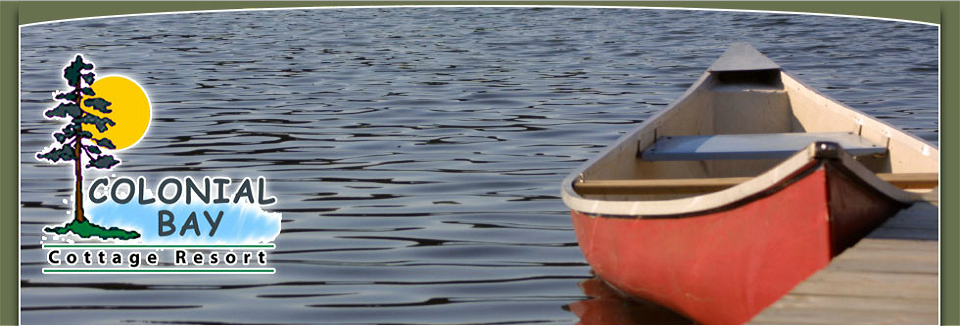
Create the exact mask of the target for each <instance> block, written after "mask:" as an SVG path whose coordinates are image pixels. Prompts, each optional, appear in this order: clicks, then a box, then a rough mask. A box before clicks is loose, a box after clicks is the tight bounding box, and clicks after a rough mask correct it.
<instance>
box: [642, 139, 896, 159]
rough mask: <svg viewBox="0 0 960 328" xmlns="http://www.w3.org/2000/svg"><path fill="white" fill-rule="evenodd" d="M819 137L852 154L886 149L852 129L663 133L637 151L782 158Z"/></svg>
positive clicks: (650, 155) (657, 155)
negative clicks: (848, 130)
mask: <svg viewBox="0 0 960 328" xmlns="http://www.w3.org/2000/svg"><path fill="white" fill-rule="evenodd" d="M817 141H829V142H834V143H837V144H839V145H840V147H841V148H843V150H845V151H846V152H847V153H849V154H851V155H853V156H864V155H872V154H883V153H886V151H887V149H886V147H884V146H881V145H878V144H875V143H873V142H871V141H870V140H867V139H866V138H863V137H861V136H859V135H856V134H853V133H852V132H817V133H765V134H718V135H704V136H664V137H661V138H659V139H657V141H656V142H655V143H654V144H653V145H651V146H650V147H648V148H647V149H645V150H643V151H642V152H640V153H639V154H638V155H639V157H640V159H642V160H644V161H704V160H723V159H782V158H787V157H790V155H793V154H794V153H796V152H798V151H800V150H801V149H803V148H805V147H806V146H807V145H810V144H811V143H813V142H817Z"/></svg>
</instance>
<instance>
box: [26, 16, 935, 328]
mask: <svg viewBox="0 0 960 328" xmlns="http://www.w3.org/2000/svg"><path fill="white" fill-rule="evenodd" d="M78 31H82V33H78ZM937 33H938V30H937V28H936V27H935V26H927V25H918V24H909V23H900V22H887V21H876V20H865V19H852V18H837V17H817V16H799V15H775V14H760V13H734V12H703V11H682V10H677V11H663V10H628V9H570V8H563V9H524V8H387V9H346V10H290V11H251V12H232V13H231V12H222V13H202V14H179V15H153V16H140V17H125V18H109V19H96V20H83V21H74V22H61V23H52V24H44V25H36V26H29V27H24V28H23V29H22V34H21V36H22V40H21V42H22V52H21V56H22V61H21V64H22V67H21V81H22V91H21V97H22V101H21V140H22V141H21V146H22V148H21V176H22V180H21V206H22V209H21V245H22V246H21V250H22V252H21V260H22V267H21V268H22V269H21V274H22V277H21V279H22V280H21V286H22V291H21V292H22V310H23V312H22V320H23V323H28V324H35V323H43V324H57V323H74V324H77V323H89V324H93V323H158V322H160V323H575V322H578V321H580V320H583V321H584V322H609V323H624V322H644V321H649V322H666V323H672V322H678V321H677V320H679V319H677V318H675V317H671V316H669V314H664V313H661V312H658V311H659V310H656V309H653V310H650V307H649V306H646V305H641V306H639V307H637V309H639V310H636V311H634V310H631V311H626V312H627V314H626V315H620V316H618V317H616V318H619V319H623V320H626V321H618V320H619V319H617V320H604V319H603V318H604V317H603V315H604V314H603V313H608V312H611V311H613V312H617V311H619V310H618V309H622V308H625V307H626V308H630V305H625V304H623V303H620V302H619V301H612V302H611V301H604V299H603V297H602V296H603V295H609V293H608V292H607V291H600V292H598V291H596V288H599V287H598V286H597V284H596V282H595V281H592V280H588V279H589V278H590V277H591V274H590V268H589V266H588V265H587V264H586V263H585V261H584V259H583V257H582V255H581V254H580V251H579V249H578V248H577V242H576V238H575V237H574V233H573V230H572V228H571V222H570V218H569V214H568V212H567V209H566V207H565V206H564V205H563V203H562V201H561V200H560V198H559V190H558V187H559V184H560V180H561V179H562V178H563V177H564V176H565V175H566V174H568V173H569V172H570V171H571V170H572V169H574V168H575V167H576V166H577V165H579V164H580V162H582V161H584V160H586V159H587V158H589V157H590V156H592V155H593V154H595V153H596V152H598V151H599V150H600V149H602V147H604V146H605V145H607V144H609V143H610V142H612V141H613V140H615V139H616V138H617V137H618V136H619V135H620V134H622V133H623V132H624V131H626V130H628V129H630V128H632V127H633V126H635V124H636V123H639V122H641V121H642V120H643V119H644V118H646V117H647V116H649V115H650V113H652V112H654V111H656V110H659V109H661V108H662V107H663V106H665V105H666V104H668V103H669V102H670V101H672V100H673V99H675V98H676V97H677V96H679V95H680V93H681V92H682V91H683V90H684V89H685V88H686V87H688V86H689V85H690V84H691V83H692V82H694V80H696V78H697V77H698V76H699V74H700V73H701V72H702V71H703V70H704V69H705V68H706V67H707V66H709V65H710V63H711V62H712V61H713V60H714V59H716V58H717V57H718V56H719V55H720V54H721V53H722V52H723V50H724V49H725V48H726V47H727V46H728V45H729V44H731V43H733V42H738V41H749V42H751V43H752V44H753V45H754V46H755V47H757V48H758V49H759V50H761V51H762V52H764V53H766V54H767V55H768V56H769V57H770V58H771V59H773V60H774V61H776V62H778V63H779V64H781V65H782V66H783V67H784V68H786V69H787V70H789V71H791V72H792V73H794V74H795V75H797V76H798V77H799V78H800V79H801V80H803V81H805V82H807V83H809V84H810V85H812V86H813V87H815V88H817V89H819V90H821V91H823V92H824V93H826V94H827V95H829V96H831V97H833V98H836V99H838V100H840V101H842V102H845V103H847V104H849V105H851V106H853V107H855V108H858V109H861V110H864V111H866V112H867V113H869V114H871V115H874V116H877V117H880V118H882V119H884V120H885V121H887V122H890V123H892V124H894V125H896V126H898V127H901V128H903V129H906V130H909V131H911V132H913V133H915V134H917V135H919V136H921V137H923V138H925V139H927V140H930V141H932V142H934V143H936V140H937V137H938V130H937V126H938V122H937V117H938V115H937V114H938V111H937V106H938V101H937V88H938V82H937V76H938V74H937V71H938V57H937V53H938V49H937V42H938V41H937ZM67 41H69V42H67ZM78 52H81V53H83V54H84V55H85V57H87V58H88V59H90V60H92V61H93V62H94V63H95V64H97V65H98V66H97V73H98V75H99V76H106V75H112V74H122V75H125V76H128V77H130V78H132V79H134V80H136V81H138V82H139V83H140V84H141V85H143V86H144V87H145V89H146V90H147V92H148V93H149V95H150V98H151V100H152V102H153V121H152V123H151V124H152V125H151V127H150V130H149V133H148V135H147V136H146V137H145V139H144V140H142V141H141V142H140V143H139V144H138V145H137V146H135V147H134V148H131V149H127V150H124V151H122V152H121V153H119V154H118V156H119V157H120V158H121V159H122V160H123V164H122V165H120V166H119V167H118V168H117V169H115V171H114V172H113V174H116V175H117V176H138V175H143V176H146V177H147V179H148V181H158V180H159V179H160V178H162V177H164V176H168V175H170V176H194V177H202V176H205V175H211V176H227V177H231V178H242V177H247V176H250V177H256V176H264V177H266V178H267V179H269V183H270V185H269V190H270V192H271V193H272V194H274V195H275V196H276V197H277V198H278V199H279V203H278V204H277V205H275V206H272V207H270V208H269V210H271V211H279V212H282V213H283V218H284V221H283V226H282V229H283V230H282V232H281V234H280V236H279V237H278V238H277V240H276V245H277V248H276V250H275V251H273V252H272V253H271V254H270V257H269V259H270V261H271V262H272V265H273V266H274V267H276V268H277V273H276V274H274V275H229V276H228V275H145V276H134V275H42V274H40V268H41V267H44V266H45V264H46V260H45V258H44V255H45V251H44V250H42V249H40V241H41V233H40V231H41V229H42V227H43V226H44V225H51V224H56V223H61V222H63V221H65V220H66V218H67V215H66V214H65V211H68V210H70V207H71V205H68V204H65V203H64V201H63V200H64V199H68V198H70V197H71V194H72V187H71V183H72V181H73V179H72V176H71V172H70V168H68V167H66V166H52V165H48V164H43V163H40V162H38V161H36V160H35V159H34V154H35V153H36V152H37V151H39V150H40V149H42V148H43V147H44V146H46V145H48V144H49V143H50V141H51V140H52V139H51V138H50V133H52V132H53V131H54V130H56V129H59V127H60V125H61V124H62V123H61V122H57V121H46V120H43V118H42V111H43V110H44V109H46V108H48V107H50V106H51V105H52V104H53V101H52V99H51V92H53V91H54V90H56V89H63V88H64V86H63V82H62V79H61V77H60V76H61V69H62V67H63V65H64V64H65V63H66V62H67V61H68V60H70V59H71V58H72V57H73V55H74V54H75V53H78ZM88 174H89V175H95V174H101V173H95V172H90V171H88ZM87 181H88V182H89V181H92V180H87ZM585 290H586V291H585ZM588 295H590V296H588ZM594 297H596V298H594ZM644 309H646V310H644ZM647 310H649V312H644V311H647ZM637 311H639V312H637ZM598 313H600V314H598ZM644 313H649V315H647V314H644ZM578 316H585V317H584V318H578ZM607 318H613V317H611V316H607Z"/></svg>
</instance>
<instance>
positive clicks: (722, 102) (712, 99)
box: [580, 70, 939, 200]
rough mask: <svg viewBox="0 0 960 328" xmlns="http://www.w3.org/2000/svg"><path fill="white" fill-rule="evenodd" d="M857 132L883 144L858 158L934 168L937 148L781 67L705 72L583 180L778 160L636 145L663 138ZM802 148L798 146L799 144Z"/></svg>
mask: <svg viewBox="0 0 960 328" xmlns="http://www.w3.org/2000/svg"><path fill="white" fill-rule="evenodd" d="M812 132H852V133H855V134H857V135H860V136H862V137H863V138H865V139H867V140H869V141H871V142H873V143H876V144H878V145H883V146H886V148H887V150H888V151H887V152H886V153H885V154H879V155H877V154H874V155H868V156H860V157H857V160H858V161H859V162H860V163H862V164H863V165H864V166H865V167H866V168H868V169H869V170H871V171H873V172H875V173H936V172H937V171H938V170H939V151H938V149H937V148H936V147H934V146H932V145H930V144H928V143H926V142H924V141H922V140H920V139H917V138H916V137H914V136H912V135H909V134H907V133H905V132H903V131H901V130H899V129H897V128H895V127H893V126H890V125H888V124H886V123H883V122H880V121H878V120H876V119H874V118H872V117H870V116H868V115H866V114H863V113H861V112H859V111H856V110H853V109H851V108H849V107H846V106H844V105H842V104H840V103H838V102H836V101H833V100H831V99H829V98H827V97H825V96H823V95H821V94H819V93H818V92H816V91H814V90H813V89H811V88H809V87H808V86H806V85H804V84H802V83H801V82H799V81H797V80H796V79H795V78H793V77H792V76H790V75H789V74H787V73H785V72H781V71H780V70H760V71H746V72H713V73H711V72H707V73H704V75H703V76H701V78H700V79H699V80H698V81H697V82H696V83H695V84H694V85H693V86H692V87H691V88H690V89H689V90H687V92H686V93H685V94H684V95H683V96H682V97H681V98H680V100H678V101H677V102H676V103H674V104H671V105H670V106H669V107H668V108H667V109H665V110H663V111H661V112H659V113H658V114H656V115H654V116H653V117H651V118H650V119H648V120H647V121H646V122H644V123H643V124H641V126H640V127H639V128H638V129H637V130H635V131H633V132H632V133H630V134H629V135H628V136H625V137H624V138H621V139H620V140H619V141H618V143H617V144H615V145H614V146H613V147H612V148H611V149H610V150H608V151H607V152H606V153H605V154H604V155H603V156H602V157H601V158H599V159H597V161H596V162H594V163H593V165H591V166H589V167H588V168H586V169H585V170H584V171H583V172H581V173H582V176H581V178H582V179H583V180H588V181H589V180H616V179H621V180H629V179H704V178H727V177H752V176H757V175H759V174H760V173H763V172H765V171H767V170H769V169H771V168H773V167H774V166H776V165H777V164H778V163H780V162H781V161H782V160H781V159H724V160H700V161H643V160H641V159H640V158H638V157H637V153H638V151H642V150H643V149H646V148H647V147H649V146H650V145H652V144H653V143H654V142H655V141H656V139H657V138H661V137H664V136H686V135H721V134H763V133H812ZM798 150H799V149H798ZM691 195H692V194H616V193H602V194H586V195H580V196H581V197H584V198H588V199H597V200H663V199H673V198H684V197H689V196H691Z"/></svg>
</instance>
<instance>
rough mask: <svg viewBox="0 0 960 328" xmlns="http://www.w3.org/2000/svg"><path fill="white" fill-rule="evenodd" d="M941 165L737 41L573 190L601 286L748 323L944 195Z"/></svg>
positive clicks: (585, 246) (693, 313)
mask: <svg viewBox="0 0 960 328" xmlns="http://www.w3.org/2000/svg"><path fill="white" fill-rule="evenodd" d="M939 160H940V154H939V150H938V149H937V148H936V147H934V146H933V145H931V144H929V143H927V142H925V141H923V140H921V139H918V138H916V137H914V136H912V135H910V134H908V133H906V132H904V131H902V130H900V129H897V128H895V127H893V126H891V125H889V124H886V123H883V122H881V121H878V120H877V119H875V118H873V117H870V116H868V115H866V114H864V113H862V112H859V111H857V110H854V109H851V108H849V107H847V106H844V105H843V104H840V103H839V102H836V101H834V100H832V99H829V98H827V97H826V96H824V95H822V94H820V93H818V92H816V91H814V90H812V89H811V88H809V87H808V86H806V85H804V84H803V83H801V82H799V81H797V80H796V79H795V78H794V77H792V76H791V75H790V74H787V73H785V72H783V71H781V69H780V66H778V65H777V64H775V63H773V62H772V61H771V60H770V59H768V58H767V57H765V56H763V55H762V54H760V53H759V52H757V51H756V50H755V49H753V48H752V47H750V46H749V45H746V44H735V45H733V46H732V47H731V48H730V49H728V50H727V51H726V52H725V53H724V54H723V55H722V56H721V57H720V59H718V60H717V61H716V62H715V63H714V64H713V65H711V66H710V68H709V69H708V70H707V72H705V73H704V74H703V75H702V76H701V77H700V79H699V80H698V81H697V82H696V83H694V84H693V85H692V86H691V87H690V88H689V89H688V90H687V91H686V92H685V93H684V94H683V96H681V98H680V99H679V100H677V101H675V102H674V103H673V104H671V105H669V106H667V108H665V109H663V110H662V111H660V112H659V113H657V114H655V115H654V116H653V117H651V118H649V119H647V120H646V121H644V122H643V123H642V124H641V125H640V126H639V127H637V129H635V130H633V131H632V132H630V133H627V134H626V135H624V137H622V138H620V139H619V140H618V141H617V142H616V143H614V144H613V145H612V146H610V147H608V148H607V149H606V150H605V151H604V152H602V153H601V154H600V155H599V156H598V157H596V158H594V159H592V160H590V161H588V162H586V163H585V164H584V165H583V166H581V167H580V168H579V169H577V170H576V171H574V172H573V173H572V174H571V175H570V176H568V177H567V178H566V179H565V180H564V182H563V185H562V188H561V190H562V194H563V200H564V202H565V203H566V204H567V206H568V207H570V209H571V213H572V216H573V224H574V228H575V229H576V233H577V239H578V240H579V242H580V249H581V251H582V252H583V254H584V256H585V257H586V259H587V261H588V262H589V263H590V265H591V266H592V267H593V269H594V271H595V272H596V273H597V275H598V276H599V277H601V278H603V279H604V280H605V281H607V282H608V283H609V284H610V285H612V286H613V287H615V288H617V289H618V290H620V291H621V292H623V293H626V294H628V295H631V296H636V297H639V298H643V299H646V300H650V301H653V302H656V303H658V304H661V305H663V306H666V307H668V308H670V309H672V310H674V311H677V312H678V313H681V314H684V315H686V316H688V317H689V318H691V319H693V320H695V321H697V322H700V323H705V324H739V323H744V322H746V321H748V320H750V318H752V317H753V316H754V315H756V314H757V313H759V312H760V311H761V310H763V309H764V308H766V307H767V306H769V305H770V304H772V303H773V302H775V301H776V300H777V299H779V298H780V297H782V296H783V295H784V294H786V293H787V292H789V291H790V289H792V288H793V287H794V286H795V285H797V284H798V283H800V282H801V281H803V280H804V279H805V278H807V277H808V276H810V275H811V274H813V273H814V272H816V271H817V270H819V269H821V268H823V267H824V266H826V265H827V264H828V263H829V262H830V259H831V258H832V257H834V256H836V255H838V254H840V252H842V251H843V250H844V249H845V248H847V247H850V246H852V245H853V244H854V243H856V242H857V241H858V240H860V239H861V238H862V237H863V236H864V235H866V234H867V233H868V232H870V231H871V230H872V229H874V228H875V227H876V226H878V225H879V224H881V223H882V222H883V221H884V220H886V219H887V218H888V217H890V216H892V215H893V214H894V213H896V212H897V211H899V210H900V209H901V208H902V207H904V206H905V205H906V204H909V203H910V202H913V201H915V200H917V199H918V198H919V195H920V194H922V193H924V192H927V191H929V190H930V189H931V188H934V187H936V185H937V181H938V180H937V177H938V172H939Z"/></svg>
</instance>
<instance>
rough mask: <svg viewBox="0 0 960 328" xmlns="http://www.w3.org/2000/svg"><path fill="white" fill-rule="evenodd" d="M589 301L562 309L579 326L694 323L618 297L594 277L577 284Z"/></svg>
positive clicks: (624, 297) (617, 293) (618, 295)
mask: <svg viewBox="0 0 960 328" xmlns="http://www.w3.org/2000/svg"><path fill="white" fill-rule="evenodd" d="M578 285H579V286H580V289H581V290H583V293H584V294H585V295H587V296H589V297H590V299H587V300H582V301H577V302H574V303H571V304H569V305H567V306H566V307H565V309H566V310H568V311H570V312H572V313H573V314H575V315H577V317H578V318H580V322H578V323H577V324H581V325H639V324H647V325H685V324H693V323H694V322H693V321H691V320H690V319H687V318H686V317H684V316H682V315H679V314H677V313H675V312H673V311H670V310H669V309H667V308H664V307H662V306H660V305H657V304H654V303H652V302H648V301H643V300H638V299H634V298H630V297H627V296H623V295H621V294H620V293H619V292H617V291H616V290H615V289H613V288H612V287H610V286H608V285H607V283H606V282H604V281H603V280H602V279H600V278H597V277H593V278H590V279H586V280H584V281H581V282H580V283H579V284H578Z"/></svg>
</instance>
